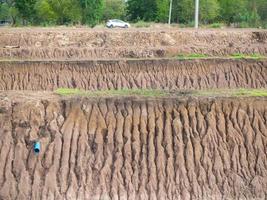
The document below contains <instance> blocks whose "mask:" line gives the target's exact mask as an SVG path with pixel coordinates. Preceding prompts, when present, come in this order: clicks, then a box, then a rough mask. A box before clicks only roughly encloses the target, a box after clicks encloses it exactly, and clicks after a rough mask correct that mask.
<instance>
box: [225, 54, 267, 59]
mask: <svg viewBox="0 0 267 200" xmlns="http://www.w3.org/2000/svg"><path fill="white" fill-rule="evenodd" d="M230 57H231V58H233V59H255V60H259V59H262V58H265V56H263V55H260V54H250V55H246V54H240V53H237V54H233V55H231V56H230Z"/></svg>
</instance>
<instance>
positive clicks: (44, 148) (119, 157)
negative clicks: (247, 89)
mask: <svg viewBox="0 0 267 200" xmlns="http://www.w3.org/2000/svg"><path fill="white" fill-rule="evenodd" d="M0 135H1V137H0V199H5V200H7V199H22V200H23V199H41V198H42V199H142V200H143V199H266V198H267V101H266V98H252V97H250V98H236V99H233V98H217V99H215V98H187V97H185V98H181V99H154V100H149V99H140V98H139V99H134V98H121V99H115V98H110V99H104V98H100V99H89V98H67V99H62V98H59V97H57V96H55V95H54V96H51V95H49V94H48V93H44V94H41V93H37V94H36V93H35V94H24V93H23V92H21V93H14V94H13V96H12V95H5V93H1V101H0ZM35 140H39V141H40V142H41V152H40V154H39V155H35V154H34V152H33V149H32V145H33V141H35Z"/></svg>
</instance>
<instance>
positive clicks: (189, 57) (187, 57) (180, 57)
mask: <svg viewBox="0 0 267 200" xmlns="http://www.w3.org/2000/svg"><path fill="white" fill-rule="evenodd" d="M209 57H210V56H208V55H205V54H180V55H178V56H177V59H178V60H193V59H203V58H209Z"/></svg>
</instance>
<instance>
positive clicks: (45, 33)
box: [0, 28, 267, 59]
mask: <svg viewBox="0 0 267 200" xmlns="http://www.w3.org/2000/svg"><path fill="white" fill-rule="evenodd" d="M12 46H13V47H17V48H9V47H12ZM192 53H197V54H207V55H211V56H226V55H231V54H234V53H242V54H255V53H257V54H261V55H267V31H264V30H257V29H255V30H244V29H240V30H238V29H229V30H228V29H225V30H221V29H218V30H216V29H214V30H205V29H203V30H198V31H197V32H196V31H195V30H192V29H174V28H173V29H171V28H170V29H153V30H152V29H129V30H118V29H115V30H90V29H71V28H69V29H63V28H60V29H56V28H55V29H37V28H36V29H34V28H32V29H26V28H25V29H2V30H1V33H0V58H2V59H14V58H15V59H95V58H109V59H112V58H113V59H114V58H115V59H116V58H122V57H125V58H147V57H170V56H177V55H178V54H192Z"/></svg>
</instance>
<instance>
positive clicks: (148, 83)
mask: <svg viewBox="0 0 267 200" xmlns="http://www.w3.org/2000/svg"><path fill="white" fill-rule="evenodd" d="M266 77H267V60H264V59H263V60H249V59H248V60H234V59H202V60H184V61H179V60H176V59H172V60H128V61H124V60H117V61H103V60H102V61H46V62H45V61H2V62H0V90H54V89H56V88H60V87H68V88H80V89H87V90H89V89H90V90H97V89H98V90H100V89H102V90H104V89H120V88H153V89H159V88H160V89H162V88H164V89H207V88H240V87H241V88H265V87H266V86H267V79H266Z"/></svg>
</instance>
